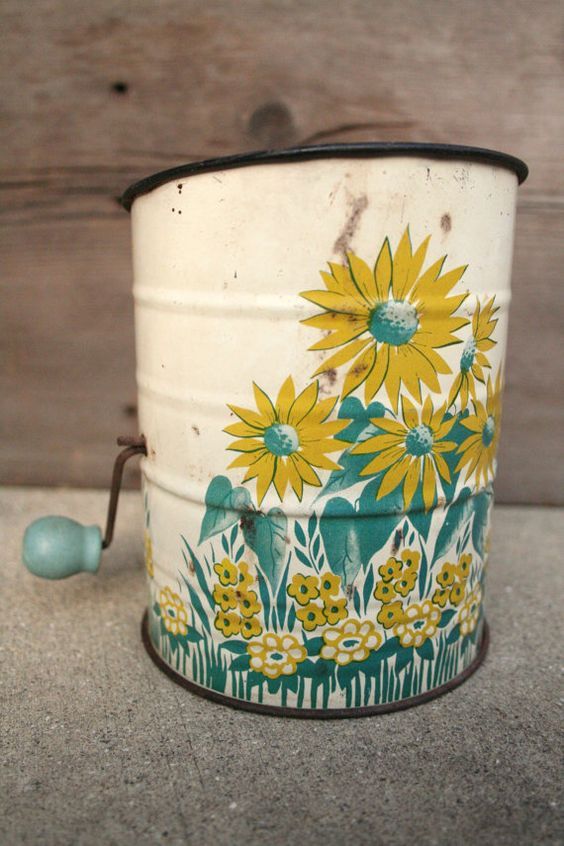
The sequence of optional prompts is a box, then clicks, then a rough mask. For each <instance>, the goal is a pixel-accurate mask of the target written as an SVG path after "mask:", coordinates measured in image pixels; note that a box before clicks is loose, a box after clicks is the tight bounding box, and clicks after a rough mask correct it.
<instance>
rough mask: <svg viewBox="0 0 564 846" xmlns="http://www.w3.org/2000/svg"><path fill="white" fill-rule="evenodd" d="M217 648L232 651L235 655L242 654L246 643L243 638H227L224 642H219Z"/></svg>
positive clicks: (245, 649) (245, 648) (244, 651)
mask: <svg viewBox="0 0 564 846" xmlns="http://www.w3.org/2000/svg"><path fill="white" fill-rule="evenodd" d="M219 648H220V649H226V650H227V651H228V652H234V653H235V654H236V655H243V654H244V653H246V651H247V644H246V643H245V641H244V640H227V641H225V643H220V645H219Z"/></svg>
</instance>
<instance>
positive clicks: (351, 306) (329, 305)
mask: <svg viewBox="0 0 564 846" xmlns="http://www.w3.org/2000/svg"><path fill="white" fill-rule="evenodd" d="M300 296H302V297H303V298H304V300H309V302H310V303H314V304H315V305H318V306H321V308H324V309H325V311H336V312H338V314H355V315H364V314H366V313H367V311H368V308H369V307H368V305H366V307H363V306H361V305H359V303H358V302H357V300H355V299H353V298H352V297H350V296H349V295H348V294H337V293H335V292H334V291H302V292H301V294H300Z"/></svg>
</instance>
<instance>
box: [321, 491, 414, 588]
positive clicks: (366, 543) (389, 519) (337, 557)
mask: <svg viewBox="0 0 564 846" xmlns="http://www.w3.org/2000/svg"><path fill="white" fill-rule="evenodd" d="M379 486H380V482H379V479H378V478H375V479H372V480H371V481H370V482H369V483H368V484H367V485H366V487H365V488H364V490H363V492H362V494H361V495H360V498H359V500H358V502H357V505H356V508H355V507H354V506H353V505H352V503H350V502H349V501H348V500H346V499H344V498H343V497H334V498H333V499H330V500H329V501H328V502H327V504H326V506H325V509H324V511H323V514H322V517H321V519H320V531H321V536H322V538H323V543H324V545H325V554H326V556H327V560H328V562H329V566H330V568H331V570H333V572H334V573H336V574H337V575H338V576H340V577H341V580H342V582H343V584H345V585H347V584H352V582H353V581H354V579H355V578H356V576H357V574H358V571H359V569H360V567H361V566H362V565H364V566H367V565H368V562H369V561H370V560H371V558H372V556H373V555H374V554H375V553H376V552H378V550H380V549H382V547H383V546H385V544H386V543H387V542H388V540H389V538H390V535H391V534H392V532H393V531H394V529H395V527H396V526H397V524H398V522H399V521H400V519H401V518H402V516H403V510H402V509H403V498H402V493H401V489H400V488H397V489H396V490H395V491H392V492H391V493H390V494H388V495H387V496H385V497H383V498H382V499H380V500H377V499H376V495H377V492H378V488H379Z"/></svg>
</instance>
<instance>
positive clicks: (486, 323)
mask: <svg viewBox="0 0 564 846" xmlns="http://www.w3.org/2000/svg"><path fill="white" fill-rule="evenodd" d="M494 301H495V297H492V298H491V300H488V302H487V303H486V304H485V306H484V307H483V308H480V302H479V301H478V303H477V305H476V311H475V312H474V315H473V317H472V335H471V337H470V338H468V340H467V341H466V343H465V344H464V347H463V349H462V355H461V356H460V372H459V373H458V376H457V377H456V378H455V380H454V382H453V383H452V387H451V389H450V393H449V397H448V405H449V408H450V406H451V405H453V403H454V401H455V400H456V398H457V396H458V395H459V394H460V408H461V410H462V411H463V410H464V409H465V408H466V406H467V405H468V395H469V394H470V396H471V397H472V399H473V400H475V399H476V379H477V380H478V381H479V382H482V383H483V382H485V381H486V377H485V374H484V369H483V368H484V367H491V364H490V362H489V360H488V357H487V355H486V353H487V352H488V351H489V350H491V349H492V347H495V345H496V343H497V341H494V340H492V337H491V336H492V333H493V331H494V329H495V327H496V326H497V318H495V319H494V315H495V314H496V312H498V311H499V308H498V307H497V306H496V307H495V308H494Z"/></svg>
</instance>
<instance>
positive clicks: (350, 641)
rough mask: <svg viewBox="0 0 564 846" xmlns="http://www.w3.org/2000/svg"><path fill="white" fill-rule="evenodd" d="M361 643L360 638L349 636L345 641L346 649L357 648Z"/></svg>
mask: <svg viewBox="0 0 564 846" xmlns="http://www.w3.org/2000/svg"><path fill="white" fill-rule="evenodd" d="M359 645H360V640H359V639H358V638H357V637H348V638H347V639H346V640H344V641H343V646H344V647H345V649H356V647H357V646H359Z"/></svg>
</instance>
